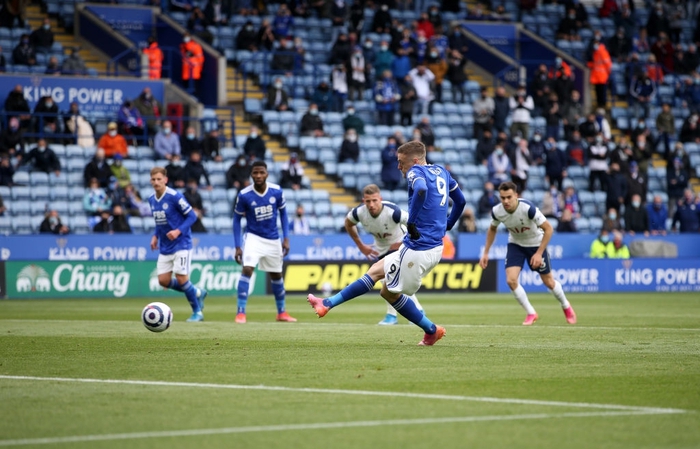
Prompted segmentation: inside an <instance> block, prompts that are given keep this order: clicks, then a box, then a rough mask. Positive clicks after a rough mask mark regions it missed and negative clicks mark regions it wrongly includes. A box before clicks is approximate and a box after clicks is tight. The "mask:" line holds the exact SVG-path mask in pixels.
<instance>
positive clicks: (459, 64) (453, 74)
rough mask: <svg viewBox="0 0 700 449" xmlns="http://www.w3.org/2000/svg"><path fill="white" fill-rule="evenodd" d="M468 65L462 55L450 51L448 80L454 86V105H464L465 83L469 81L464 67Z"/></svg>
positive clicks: (455, 51)
mask: <svg viewBox="0 0 700 449" xmlns="http://www.w3.org/2000/svg"><path fill="white" fill-rule="evenodd" d="M466 65H467V60H466V59H465V57H464V55H462V53H460V52H459V51H457V50H454V49H453V50H452V51H450V53H449V57H448V58H447V79H448V80H449V81H450V84H452V102H453V103H464V98H465V91H464V83H465V82H466V81H467V73H466V72H465V71H464V67H465V66H466ZM457 94H459V100H458V99H457ZM492 101H493V99H492ZM492 115H493V114H492Z"/></svg>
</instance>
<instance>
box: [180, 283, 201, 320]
mask: <svg viewBox="0 0 700 449" xmlns="http://www.w3.org/2000/svg"><path fill="white" fill-rule="evenodd" d="M180 288H181V289H182V291H183V292H185V297H186V298H187V301H188V302H189V303H190V307H192V316H190V317H189V318H188V319H187V320H186V321H188V322H196V321H204V314H203V313H202V305H201V303H200V300H199V298H200V297H201V291H200V290H199V289H198V288H197V287H195V286H194V285H193V284H192V282H190V281H189V280H188V281H187V282H185V283H184V284H182V285H180Z"/></svg>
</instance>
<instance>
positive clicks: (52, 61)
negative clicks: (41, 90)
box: [0, 48, 61, 75]
mask: <svg viewBox="0 0 700 449" xmlns="http://www.w3.org/2000/svg"><path fill="white" fill-rule="evenodd" d="M1 50H2V48H0V51H1ZM0 71H1V70H0ZM44 74H46V75H60V74H61V66H60V65H58V59H57V58H56V57H55V56H50V57H49V62H48V63H47V64H46V71H45V72H44Z"/></svg>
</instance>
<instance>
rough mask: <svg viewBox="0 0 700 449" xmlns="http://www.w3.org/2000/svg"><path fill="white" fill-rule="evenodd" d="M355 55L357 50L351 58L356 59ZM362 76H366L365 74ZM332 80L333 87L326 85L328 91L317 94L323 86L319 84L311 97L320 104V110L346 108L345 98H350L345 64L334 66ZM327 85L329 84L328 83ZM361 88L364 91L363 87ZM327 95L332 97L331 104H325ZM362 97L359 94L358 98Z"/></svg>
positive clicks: (338, 110) (336, 110) (331, 110)
mask: <svg viewBox="0 0 700 449" xmlns="http://www.w3.org/2000/svg"><path fill="white" fill-rule="evenodd" d="M358 50H359V47H358ZM360 53H361V51H360ZM354 55H355V52H353V57H352V58H351V60H352V61H355V56H354ZM363 67H364V66H363ZM363 73H364V70H363ZM362 76H364V74H363V75H362ZM330 81H331V88H330V89H328V88H327V87H326V89H327V91H326V92H320V93H319V94H317V92H318V91H319V90H320V89H321V86H319V87H318V88H317V90H316V92H314V96H313V97H312V98H311V100H312V101H314V102H315V103H316V104H318V107H319V110H321V111H323V112H341V111H342V110H343V109H344V108H345V100H346V99H347V98H348V73H347V69H346V68H345V65H343V64H338V65H337V66H335V67H333V70H332V71H331V76H330ZM326 86H328V85H327V84H326ZM359 90H360V91H362V89H359ZM328 92H330V93H328ZM317 95H318V96H317ZM327 97H330V105H329V106H325V105H326V101H327V100H326V98H327ZM360 98H361V96H360V95H358V100H359V99H360Z"/></svg>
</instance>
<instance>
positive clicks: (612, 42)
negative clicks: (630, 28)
mask: <svg viewBox="0 0 700 449" xmlns="http://www.w3.org/2000/svg"><path fill="white" fill-rule="evenodd" d="M607 47H608V52H609V53H610V57H611V58H613V59H614V60H615V61H617V62H620V63H621V62H625V61H626V60H627V57H628V56H629V54H630V53H631V52H632V39H631V38H630V37H628V36H627V35H626V33H625V28H624V27H618V29H617V32H616V33H615V35H614V36H613V37H611V38H610V39H609V40H608V44H607Z"/></svg>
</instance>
